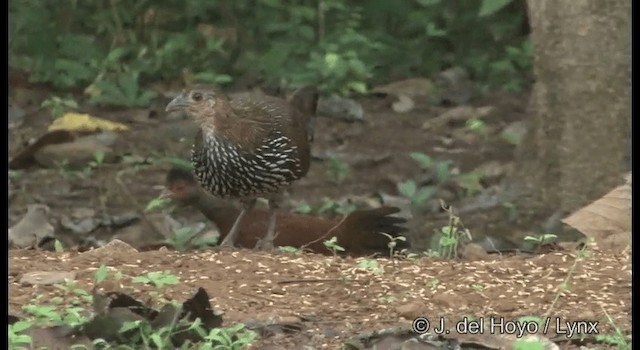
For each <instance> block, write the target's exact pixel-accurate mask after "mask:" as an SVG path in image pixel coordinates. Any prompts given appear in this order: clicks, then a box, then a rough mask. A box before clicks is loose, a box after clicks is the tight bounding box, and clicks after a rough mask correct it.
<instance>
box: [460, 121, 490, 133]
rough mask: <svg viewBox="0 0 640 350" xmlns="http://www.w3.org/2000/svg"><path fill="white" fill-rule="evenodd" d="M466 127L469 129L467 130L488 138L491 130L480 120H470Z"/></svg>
mask: <svg viewBox="0 0 640 350" xmlns="http://www.w3.org/2000/svg"><path fill="white" fill-rule="evenodd" d="M465 127H466V128H467V130H469V131H472V132H475V133H478V134H480V135H482V136H483V137H487V136H488V132H489V130H488V128H487V124H486V123H485V122H484V121H482V120H480V119H478V118H471V119H468V120H467V121H466V122H465Z"/></svg>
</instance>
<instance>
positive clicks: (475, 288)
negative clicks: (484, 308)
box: [471, 283, 484, 292]
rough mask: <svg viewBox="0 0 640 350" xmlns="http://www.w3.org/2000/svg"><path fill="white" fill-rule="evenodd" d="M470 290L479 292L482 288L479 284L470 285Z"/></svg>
mask: <svg viewBox="0 0 640 350" xmlns="http://www.w3.org/2000/svg"><path fill="white" fill-rule="evenodd" d="M471 289H473V290H475V291H478V292H480V291H482V290H483V289H484V287H483V286H482V285H481V284H477V283H473V284H472V285H471Z"/></svg>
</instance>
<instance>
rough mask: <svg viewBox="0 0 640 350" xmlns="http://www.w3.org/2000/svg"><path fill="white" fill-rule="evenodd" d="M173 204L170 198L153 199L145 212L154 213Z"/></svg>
mask: <svg viewBox="0 0 640 350" xmlns="http://www.w3.org/2000/svg"><path fill="white" fill-rule="evenodd" d="M170 203H171V199H169V198H161V197H158V198H153V199H152V200H150V201H149V203H147V206H146V207H145V208H144V211H145V212H152V211H156V210H160V209H162V208H165V207H167V206H168V205H169V204H170Z"/></svg>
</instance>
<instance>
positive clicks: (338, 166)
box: [327, 157, 350, 185]
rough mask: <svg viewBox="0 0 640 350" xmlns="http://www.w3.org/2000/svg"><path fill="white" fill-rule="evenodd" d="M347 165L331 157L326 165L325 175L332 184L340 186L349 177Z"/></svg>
mask: <svg viewBox="0 0 640 350" xmlns="http://www.w3.org/2000/svg"><path fill="white" fill-rule="evenodd" d="M349 174H350V168H349V164H347V163H346V162H344V161H342V160H340V159H338V158H336V157H331V158H329V160H328V164H327V175H328V176H329V178H330V179H331V181H333V182H334V183H336V184H338V185H340V184H342V183H343V182H344V180H346V179H347V178H348V177H349Z"/></svg>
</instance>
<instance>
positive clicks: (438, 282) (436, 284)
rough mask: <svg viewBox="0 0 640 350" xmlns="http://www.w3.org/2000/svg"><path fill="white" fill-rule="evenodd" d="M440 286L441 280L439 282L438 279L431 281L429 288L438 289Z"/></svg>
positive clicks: (428, 284)
mask: <svg viewBox="0 0 640 350" xmlns="http://www.w3.org/2000/svg"><path fill="white" fill-rule="evenodd" d="M438 285H440V280H438V279H437V278H434V279H432V280H431V281H429V283H427V287H429V288H431V289H436V288H437V287H438Z"/></svg>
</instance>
